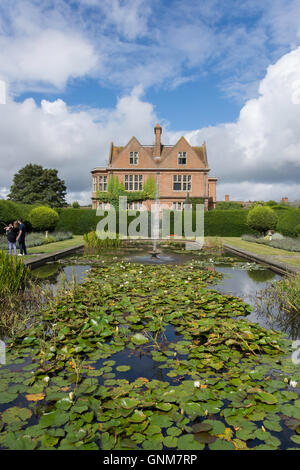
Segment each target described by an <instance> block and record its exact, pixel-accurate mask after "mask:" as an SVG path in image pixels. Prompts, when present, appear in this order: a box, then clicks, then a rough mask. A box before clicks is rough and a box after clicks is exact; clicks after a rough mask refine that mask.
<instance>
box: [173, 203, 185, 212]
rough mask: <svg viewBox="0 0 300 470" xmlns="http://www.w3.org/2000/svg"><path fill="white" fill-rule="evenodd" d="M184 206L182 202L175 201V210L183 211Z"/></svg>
mask: <svg viewBox="0 0 300 470" xmlns="http://www.w3.org/2000/svg"><path fill="white" fill-rule="evenodd" d="M182 208H183V203H182V202H173V211H181V210H182Z"/></svg>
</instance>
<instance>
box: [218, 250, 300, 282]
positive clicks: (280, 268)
mask: <svg viewBox="0 0 300 470" xmlns="http://www.w3.org/2000/svg"><path fill="white" fill-rule="evenodd" d="M223 247H224V249H225V250H226V251H229V252H230V253H232V254H235V255H238V256H241V257H242V258H246V259H249V260H251V261H257V262H259V263H260V264H265V265H266V266H267V267H268V268H270V269H271V270H272V271H275V272H277V273H279V274H287V273H290V274H297V273H299V272H300V269H299V268H297V267H296V266H292V265H291V264H285V263H281V262H280V261H274V259H273V258H271V257H270V256H268V255H264V256H261V255H257V254H255V253H252V252H250V251H245V250H242V249H240V248H236V247H235V246H231V245H227V243H224V244H223Z"/></svg>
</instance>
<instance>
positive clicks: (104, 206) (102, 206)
mask: <svg viewBox="0 0 300 470" xmlns="http://www.w3.org/2000/svg"><path fill="white" fill-rule="evenodd" d="M97 207H98V209H101V210H103V211H108V210H109V209H110V203H109V202H100V201H98V206H97Z"/></svg>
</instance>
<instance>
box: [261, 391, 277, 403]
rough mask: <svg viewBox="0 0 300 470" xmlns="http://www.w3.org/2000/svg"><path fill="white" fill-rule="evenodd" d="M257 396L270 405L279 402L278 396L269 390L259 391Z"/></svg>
mask: <svg viewBox="0 0 300 470" xmlns="http://www.w3.org/2000/svg"><path fill="white" fill-rule="evenodd" d="M256 398H258V400H260V401H262V402H263V403H267V404H268V405H274V404H275V403H278V400H277V398H276V397H275V396H274V395H272V394H271V393H267V392H258V393H257V395H256Z"/></svg>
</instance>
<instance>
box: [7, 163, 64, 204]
mask: <svg viewBox="0 0 300 470" xmlns="http://www.w3.org/2000/svg"><path fill="white" fill-rule="evenodd" d="M66 190H67V188H66V186H65V182H64V181H63V180H61V179H60V178H59V177H58V171H57V170H55V169H47V168H43V167H42V166H41V165H33V164H31V163H29V164H28V165H26V166H25V167H24V168H22V169H21V170H19V171H18V173H16V174H15V176H14V179H13V184H12V186H11V188H10V194H9V195H8V199H10V200H11V201H14V202H22V203H23V204H36V203H38V204H45V205H48V206H50V207H63V206H65V205H66V201H65V196H66Z"/></svg>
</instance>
